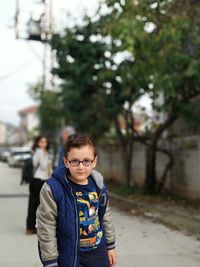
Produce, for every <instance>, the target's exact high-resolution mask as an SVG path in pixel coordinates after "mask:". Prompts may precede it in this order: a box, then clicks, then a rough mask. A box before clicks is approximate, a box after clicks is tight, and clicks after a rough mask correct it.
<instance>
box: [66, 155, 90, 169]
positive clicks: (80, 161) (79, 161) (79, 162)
mask: <svg viewBox="0 0 200 267" xmlns="http://www.w3.org/2000/svg"><path fill="white" fill-rule="evenodd" d="M67 161H68V162H69V164H70V165H71V166H72V167H78V166H79V165H80V164H81V163H82V164H83V166H85V167H90V166H91V165H92V163H93V162H94V161H95V157H94V159H93V160H90V161H91V163H90V165H85V164H84V161H86V159H84V160H78V159H76V160H75V159H73V160H69V159H67ZM72 161H77V162H78V165H72V164H71V162H72ZM88 161H89V160H88Z"/></svg>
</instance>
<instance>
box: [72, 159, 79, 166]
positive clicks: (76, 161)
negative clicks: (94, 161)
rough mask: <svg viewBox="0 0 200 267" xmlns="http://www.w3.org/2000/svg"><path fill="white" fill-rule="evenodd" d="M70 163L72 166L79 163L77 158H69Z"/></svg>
mask: <svg viewBox="0 0 200 267" xmlns="http://www.w3.org/2000/svg"><path fill="white" fill-rule="evenodd" d="M70 164H71V165H72V166H74V167H76V166H78V165H79V160H70Z"/></svg>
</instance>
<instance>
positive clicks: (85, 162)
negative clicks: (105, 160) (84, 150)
mask: <svg viewBox="0 0 200 267" xmlns="http://www.w3.org/2000/svg"><path fill="white" fill-rule="evenodd" d="M91 163H92V160H90V159H84V160H83V164H84V165H90V164H91Z"/></svg>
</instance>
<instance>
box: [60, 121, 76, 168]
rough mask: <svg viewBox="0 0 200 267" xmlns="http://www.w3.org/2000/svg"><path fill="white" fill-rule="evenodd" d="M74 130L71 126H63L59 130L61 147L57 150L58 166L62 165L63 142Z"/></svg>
mask: <svg viewBox="0 0 200 267" xmlns="http://www.w3.org/2000/svg"><path fill="white" fill-rule="evenodd" d="M74 133H75V130H74V128H73V127H72V126H67V127H65V128H64V129H63V130H62V132H61V143H62V145H61V148H60V151H59V158H58V167H59V166H64V165H65V164H64V146H65V143H66V142H67V139H68V137H69V136H70V135H72V134H74Z"/></svg>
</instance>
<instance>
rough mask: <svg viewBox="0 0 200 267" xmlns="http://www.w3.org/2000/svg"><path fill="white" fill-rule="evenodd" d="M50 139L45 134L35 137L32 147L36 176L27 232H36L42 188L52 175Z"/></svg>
mask: <svg viewBox="0 0 200 267" xmlns="http://www.w3.org/2000/svg"><path fill="white" fill-rule="evenodd" d="M48 150H49V141H48V139H47V138H46V137H45V136H44V135H39V136H38V137H36V138H35V140H34V144H33V147H32V151H33V166H34V175H33V176H34V177H33V179H32V180H31V182H30V188H29V191H30V195H29V204H28V216H27V222H26V234H27V235H31V234H36V233H37V230H36V227H35V224H36V210H37V208H38V206H39V203H40V199H39V197H40V190H41V188H42V186H43V184H44V182H45V180H46V179H47V178H49V176H50V175H51V164H50V160H49V155H48Z"/></svg>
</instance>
